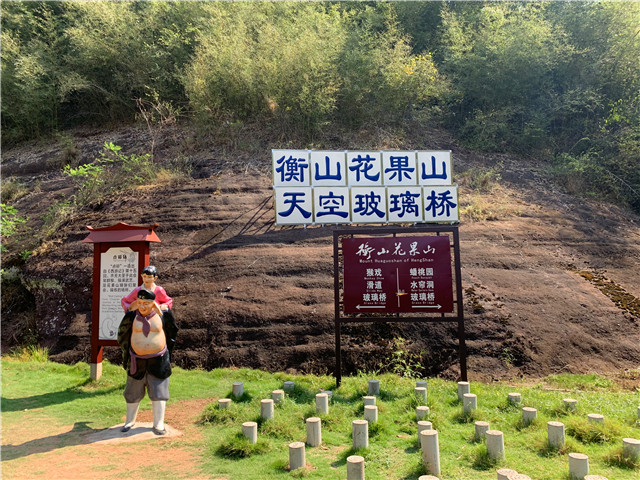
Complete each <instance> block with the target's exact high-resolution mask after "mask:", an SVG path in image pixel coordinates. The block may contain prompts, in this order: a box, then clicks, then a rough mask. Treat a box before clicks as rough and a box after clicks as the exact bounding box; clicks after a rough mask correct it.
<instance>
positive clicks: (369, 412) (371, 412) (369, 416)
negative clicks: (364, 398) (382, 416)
mask: <svg viewBox="0 0 640 480" xmlns="http://www.w3.org/2000/svg"><path fill="white" fill-rule="evenodd" d="M364 419H365V420H366V421H367V422H369V424H372V423H377V422H378V407H376V406H375V405H367V406H366V407H364Z"/></svg>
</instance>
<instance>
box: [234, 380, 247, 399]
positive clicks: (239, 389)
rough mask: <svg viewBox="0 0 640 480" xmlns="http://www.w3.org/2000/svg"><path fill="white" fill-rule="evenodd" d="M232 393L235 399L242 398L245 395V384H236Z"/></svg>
mask: <svg viewBox="0 0 640 480" xmlns="http://www.w3.org/2000/svg"><path fill="white" fill-rule="evenodd" d="M232 392H233V396H234V397H235V398H240V397H241V396H242V394H243V393H244V383H242V382H234V383H233V387H232Z"/></svg>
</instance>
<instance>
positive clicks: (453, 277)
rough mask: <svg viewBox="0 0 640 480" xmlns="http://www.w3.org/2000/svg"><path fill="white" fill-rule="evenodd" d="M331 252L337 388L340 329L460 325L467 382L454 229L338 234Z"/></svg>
mask: <svg viewBox="0 0 640 480" xmlns="http://www.w3.org/2000/svg"><path fill="white" fill-rule="evenodd" d="M333 250H334V296H335V298H334V302H335V337H336V371H335V376H336V383H337V385H340V383H341V381H342V362H341V340H340V337H341V326H342V324H345V323H367V322H369V323H371V322H415V323H420V322H458V353H459V357H460V376H461V379H462V380H467V361H466V346H465V332H464V313H463V303H462V280H461V276H460V248H459V236H458V227H457V226H429V227H427V226H419V227H404V228H398V227H396V228H393V227H391V228H386V227H382V228H380V227H378V228H375V229H374V228H346V229H340V230H335V231H334V233H333ZM452 253H453V255H452ZM452 257H453V258H452ZM390 314H391V315H393V316H390Z"/></svg>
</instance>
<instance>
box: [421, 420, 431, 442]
mask: <svg viewBox="0 0 640 480" xmlns="http://www.w3.org/2000/svg"><path fill="white" fill-rule="evenodd" d="M423 430H433V424H432V423H431V422H427V421H426V420H420V421H419V422H418V438H420V432H422V431H423Z"/></svg>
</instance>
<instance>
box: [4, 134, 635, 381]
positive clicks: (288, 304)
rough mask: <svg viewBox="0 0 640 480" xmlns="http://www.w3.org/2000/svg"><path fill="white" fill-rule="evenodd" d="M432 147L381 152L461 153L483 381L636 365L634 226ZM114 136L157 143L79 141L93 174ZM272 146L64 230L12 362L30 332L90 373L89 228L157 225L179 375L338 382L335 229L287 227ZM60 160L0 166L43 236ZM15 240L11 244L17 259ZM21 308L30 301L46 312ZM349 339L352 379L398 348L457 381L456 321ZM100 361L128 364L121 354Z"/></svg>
mask: <svg viewBox="0 0 640 480" xmlns="http://www.w3.org/2000/svg"><path fill="white" fill-rule="evenodd" d="M172 135H173V136H172V137H171V139H169V140H166V141H164V142H159V143H158V145H157V146H156V148H157V150H156V157H155V158H156V160H159V159H162V158H169V157H171V156H172V155H173V156H175V155H178V154H179V153H181V152H182V151H183V150H182V149H183V148H184V141H183V140H180V138H181V137H180V135H183V132H182V133H181V132H173V134H172ZM433 138H436V139H437V140H435V141H434V142H432V144H430V143H427V144H419V143H411V142H408V143H406V144H403V145H385V144H384V143H383V142H382V143H380V144H376V145H368V148H372V147H373V148H390V147H391V148H407V149H413V148H418V149H452V150H453V164H454V172H456V173H457V174H458V181H459V182H460V185H461V197H460V200H461V205H462V207H463V212H464V213H463V215H462V222H461V225H460V236H461V258H462V280H463V290H464V301H465V317H466V331H467V347H468V354H469V370H470V376H471V378H472V379H475V378H477V379H492V378H507V377H509V376H513V375H521V374H527V375H533V376H539V375H545V374H549V373H558V372H592V371H593V372H601V373H606V372H620V371H622V370H624V369H638V368H640V301H639V300H638V298H639V297H640V219H639V218H638V216H635V215H633V214H632V213H630V212H628V211H626V210H623V209H621V208H618V207H615V206H612V205H610V204H603V203H598V202H595V201H587V200H584V199H580V198H576V197H573V196H570V195H567V194H566V193H563V192H562V191H561V190H560V189H559V188H558V187H557V186H555V185H553V184H552V183H551V182H549V181H548V180H546V177H545V175H544V170H545V168H544V165H539V164H537V162H536V161H535V160H532V159H526V160H525V159H520V158H516V157H511V156H506V155H495V156H478V155H475V154H473V153H472V152H468V151H465V150H463V149H459V148H457V147H456V146H455V145H454V144H453V143H452V142H450V141H449V140H448V139H447V138H446V137H444V135H443V134H439V135H438V136H434V137H433ZM105 140H109V141H113V142H114V143H116V144H118V145H121V146H123V151H125V152H127V153H130V152H134V151H137V152H143V151H145V149H148V145H149V138H148V136H146V135H145V133H144V131H143V130H138V129H132V128H128V129H123V130H119V131H115V132H108V133H87V132H84V133H82V132H78V133H76V134H75V136H74V142H75V144H76V146H77V148H78V151H79V155H80V157H81V158H82V159H84V161H91V160H92V159H93V158H95V156H96V155H97V152H99V150H100V147H101V145H102V144H103V143H104V141H105ZM263 146H264V149H263V150H262V151H261V153H259V154H247V153H246V152H245V153H242V152H240V153H239V152H238V151H233V152H231V153H228V152H224V151H222V149H220V148H217V147H216V146H215V145H211V146H206V147H204V148H202V149H200V150H197V151H193V152H191V153H189V155H190V159H191V161H192V162H193V165H195V166H196V169H195V170H194V177H197V178H192V179H188V180H183V181H181V182H174V183H170V184H166V185H161V186H151V187H144V188H139V189H136V190H135V191H133V192H129V193H127V194H123V195H120V196H118V197H117V198H111V199H109V200H108V201H106V202H104V203H102V204H101V205H97V206H95V210H94V211H89V212H87V213H84V214H82V215H81V216H79V217H78V218H76V219H74V220H73V221H72V222H69V223H67V224H65V225H64V226H63V227H61V228H60V229H59V230H58V231H57V232H56V233H55V234H54V236H53V238H52V239H50V240H48V241H47V242H46V243H45V244H44V245H43V246H41V247H40V248H38V249H37V250H36V252H35V254H34V255H33V256H31V257H30V258H28V259H27V260H26V262H25V263H24V265H23V266H22V267H21V269H22V272H21V275H22V283H23V285H26V286H27V287H28V292H24V291H23V292H22V295H23V297H20V298H18V297H16V300H15V301H14V302H12V301H11V298H8V297H7V296H6V295H12V294H13V293H12V291H11V290H9V292H8V293H7V290H6V289H5V291H3V309H4V311H3V318H2V328H3V331H2V343H3V347H4V350H5V351H6V349H7V348H11V347H12V346H14V345H15V343H16V340H18V339H20V338H23V337H24V335H23V333H24V332H22V333H21V332H19V331H18V330H19V329H24V328H27V326H26V324H27V323H28V322H27V320H25V318H27V319H29V318H31V319H32V320H31V321H32V325H31V327H32V328H35V329H36V330H37V334H38V336H39V339H40V343H41V344H43V345H45V346H48V347H49V348H50V352H51V358H52V359H53V360H56V361H61V362H77V361H80V360H84V361H87V360H88V359H89V351H90V343H89V342H90V338H89V332H90V321H91V312H90V310H91V269H92V247H91V245H88V244H85V243H81V240H82V239H83V238H85V237H86V235H87V233H88V232H87V230H86V226H87V225H91V226H93V227H103V226H108V225H112V224H115V223H117V222H126V223H129V224H146V225H148V224H152V223H158V224H159V225H160V226H159V228H158V229H157V233H158V236H159V237H160V238H161V240H162V243H160V244H152V246H151V257H152V263H153V264H155V265H156V266H157V267H158V269H159V272H160V279H159V282H158V283H159V284H160V285H162V286H164V287H165V289H166V290H167V292H168V293H169V295H170V296H172V297H173V298H174V312H175V316H176V318H177V319H178V321H179V323H180V327H181V330H180V333H179V337H178V343H177V346H176V350H175V355H174V360H175V363H176V364H178V365H180V366H183V367H187V368H192V367H198V368H206V369H209V368H215V367H221V366H237V367H240V366H246V367H254V368H262V369H266V370H271V371H285V370H295V371H302V372H316V373H330V372H332V371H333V365H334V362H335V359H334V336H333V335H334V323H333V259H332V231H333V228H331V227H320V226H318V227H309V228H302V227H287V228H283V227H278V226H275V225H274V211H273V205H272V192H271V177H270V175H269V171H270V162H271V160H270V148H271V145H269V144H268V143H267V142H264V145H263ZM356 146H360V145H344V144H341V146H340V145H337V146H336V147H335V148H347V147H348V148H352V147H356ZM325 148H333V147H332V146H325ZM61 149H62V147H61V146H58V145H55V144H51V145H43V144H38V145H31V146H21V147H19V148H14V149H11V150H6V151H5V152H3V158H2V162H3V164H2V168H3V176H4V177H5V179H6V177H7V176H14V177H17V178H18V179H21V180H22V181H23V182H24V183H25V184H27V185H28V186H29V193H28V194H26V195H24V196H22V197H20V198H19V199H17V200H16V201H15V202H14V206H15V207H16V208H18V210H19V212H20V214H21V215H25V216H28V217H29V222H28V224H27V227H28V228H31V229H32V230H31V232H34V231H37V229H38V228H39V226H40V225H41V224H42V221H43V218H44V215H45V214H46V213H47V211H48V209H49V208H50V206H51V205H52V204H53V202H55V201H58V200H60V199H61V198H64V197H63V195H65V194H66V195H69V194H70V186H69V183H68V180H67V179H65V178H64V177H63V176H62V175H61V173H60V170H59V169H57V170H56V169H51V168H46V165H47V164H49V165H50V164H51V163H52V160H51V159H56V158H58V157H59V156H60V155H61ZM243 155H244V156H243ZM252 155H253V156H252ZM234 156H235V158H238V156H240V157H241V158H245V159H246V162H245V163H244V164H243V165H241V168H229V166H230V165H231V163H230V158H233V157H234ZM487 171H491V172H494V173H499V179H498V180H497V181H495V182H493V184H492V185H490V186H489V187H486V188H484V189H482V190H477V189H476V190H474V189H473V188H471V185H473V182H472V181H471V180H470V179H472V178H473V175H474V174H477V173H478V172H487ZM474 172H475V173H474ZM495 178H496V179H497V178H498V177H497V176H496V177H495ZM18 238H19V237H18ZM15 241H16V240H13V242H14V243H13V244H12V242H11V241H10V242H8V243H7V244H8V246H9V247H10V248H11V249H13V250H14V251H20V250H21V248H20V245H19V244H15ZM22 241H24V237H23V240H22ZM16 302H17V303H20V302H28V303H29V304H30V305H31V307H29V308H31V310H35V315H32V316H31V317H29V308H26V307H25V308H24V309H22V310H21V309H20V308H18V306H16ZM25 305H26V304H25ZM25 310H26V311H25ZM343 333H344V335H343V355H344V359H343V366H344V369H345V372H354V371H357V370H375V369H379V368H381V367H382V366H385V365H386V366H387V367H389V366H393V360H392V359H393V357H394V355H393V352H394V351H397V349H396V348H395V345H394V341H393V339H394V338H402V339H404V340H405V343H404V347H402V350H403V352H405V353H403V355H404V359H405V360H407V361H409V362H410V363H411V364H420V366H421V367H423V368H424V371H425V373H427V374H430V375H435V374H438V375H443V376H446V377H450V378H455V377H457V375H458V373H459V372H458V357H457V337H456V330H455V328H454V326H453V325H449V324H422V325H409V324H386V325H371V324H361V325H353V326H349V327H348V328H346V329H344V330H343ZM105 355H106V357H107V358H108V359H109V360H111V361H113V362H115V363H118V362H119V361H120V360H119V352H118V350H117V349H116V348H107V349H106V351H105Z"/></svg>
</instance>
